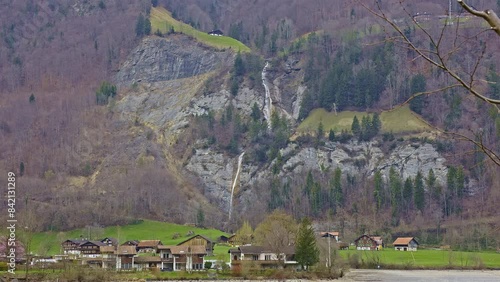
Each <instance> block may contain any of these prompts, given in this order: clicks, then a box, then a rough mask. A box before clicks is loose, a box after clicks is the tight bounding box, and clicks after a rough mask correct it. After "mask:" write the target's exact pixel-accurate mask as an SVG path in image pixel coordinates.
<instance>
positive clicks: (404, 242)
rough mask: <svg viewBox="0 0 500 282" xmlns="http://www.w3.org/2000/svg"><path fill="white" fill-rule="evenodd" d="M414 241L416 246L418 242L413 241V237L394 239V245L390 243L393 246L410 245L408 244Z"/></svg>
mask: <svg viewBox="0 0 500 282" xmlns="http://www.w3.org/2000/svg"><path fill="white" fill-rule="evenodd" d="M412 240H414V241H415V243H417V245H418V242H417V240H415V237H398V238H397V239H396V241H394V243H392V244H393V245H408V244H410V242H411V241H412Z"/></svg>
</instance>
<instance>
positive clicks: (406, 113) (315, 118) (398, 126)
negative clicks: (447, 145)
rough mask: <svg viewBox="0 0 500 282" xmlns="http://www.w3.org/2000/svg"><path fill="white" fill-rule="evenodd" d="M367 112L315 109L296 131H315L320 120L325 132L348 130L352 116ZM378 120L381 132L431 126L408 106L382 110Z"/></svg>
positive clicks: (414, 129)
mask: <svg viewBox="0 0 500 282" xmlns="http://www.w3.org/2000/svg"><path fill="white" fill-rule="evenodd" d="M367 114H370V115H371V113H367V112H357V111H342V112H338V113H337V115H335V113H333V112H328V111H326V110H325V109H315V110H313V111H312V112H311V113H310V114H309V116H308V117H307V118H306V119H305V120H304V121H303V122H302V123H301V124H300V125H299V126H298V128H297V132H298V133H299V134H300V133H308V132H315V131H316V130H317V129H318V125H319V123H320V122H322V123H323V128H324V130H325V132H328V131H330V129H333V131H335V132H340V131H342V130H348V131H350V130H351V125H352V120H353V118H354V116H357V117H358V119H359V120H361V119H362V117H363V116H365V115H367ZM380 120H381V121H382V132H391V131H392V132H393V133H416V132H424V131H431V128H430V127H429V126H428V125H427V124H426V123H425V122H423V121H422V120H420V119H419V118H418V117H417V116H416V115H415V114H414V113H413V112H412V111H411V110H410V108H409V107H408V106H403V107H399V108H397V109H394V110H392V111H385V112H382V113H381V114H380Z"/></svg>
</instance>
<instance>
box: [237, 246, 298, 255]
mask: <svg viewBox="0 0 500 282" xmlns="http://www.w3.org/2000/svg"><path fill="white" fill-rule="evenodd" d="M228 252H229V253H239V252H241V253H242V254H252V255H257V254H264V253H274V251H272V250H271V249H269V248H266V247H263V246H239V247H238V248H237V249H230V250H229V251H228ZM281 253H284V254H287V255H293V254H295V247H294V246H287V247H285V248H283V250H282V252H281Z"/></svg>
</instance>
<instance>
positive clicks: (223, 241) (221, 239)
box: [217, 235, 235, 244]
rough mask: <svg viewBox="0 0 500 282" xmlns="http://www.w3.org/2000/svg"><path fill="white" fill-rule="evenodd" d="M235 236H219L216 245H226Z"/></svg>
mask: <svg viewBox="0 0 500 282" xmlns="http://www.w3.org/2000/svg"><path fill="white" fill-rule="evenodd" d="M234 236H235V235H231V236H225V235H221V236H219V238H218V239H217V243H221V244H228V243H229V240H231V238H233V237H234Z"/></svg>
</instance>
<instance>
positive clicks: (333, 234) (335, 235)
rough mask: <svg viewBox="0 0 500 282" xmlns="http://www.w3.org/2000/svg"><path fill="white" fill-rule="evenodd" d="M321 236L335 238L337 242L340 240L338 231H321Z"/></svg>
mask: <svg viewBox="0 0 500 282" xmlns="http://www.w3.org/2000/svg"><path fill="white" fill-rule="evenodd" d="M319 236H321V238H332V239H335V242H340V239H339V232H338V231H327V232H320V233H319Z"/></svg>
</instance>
